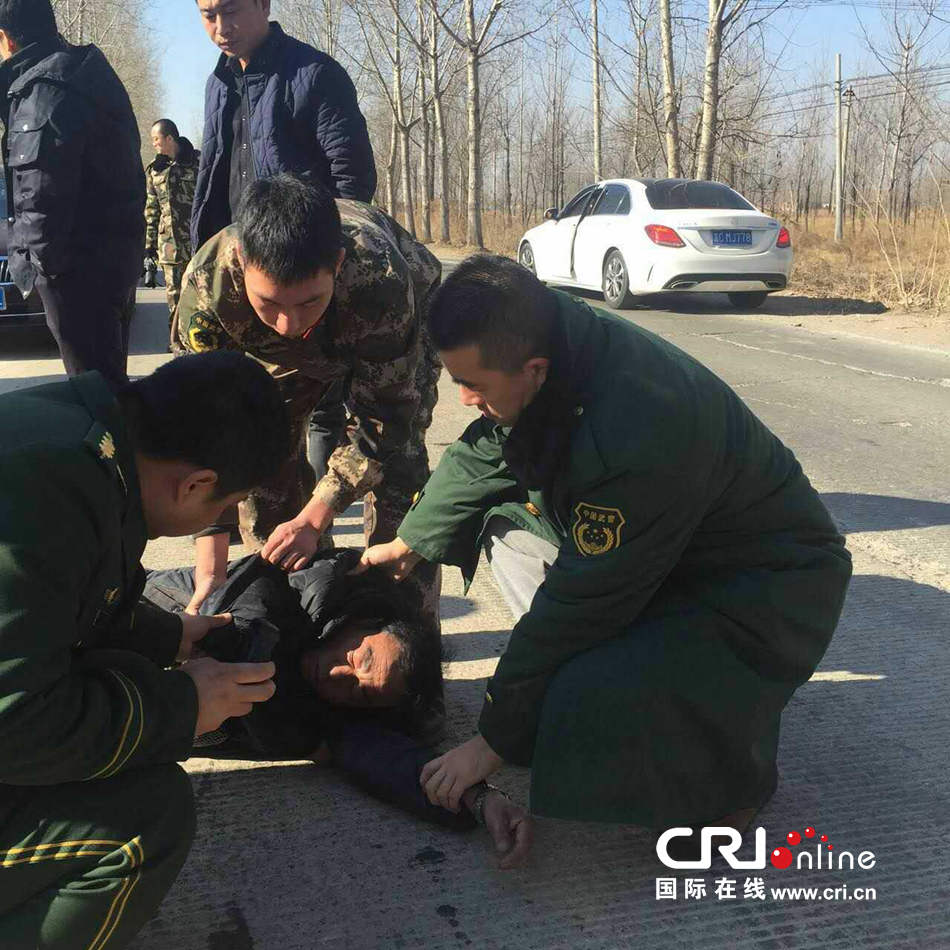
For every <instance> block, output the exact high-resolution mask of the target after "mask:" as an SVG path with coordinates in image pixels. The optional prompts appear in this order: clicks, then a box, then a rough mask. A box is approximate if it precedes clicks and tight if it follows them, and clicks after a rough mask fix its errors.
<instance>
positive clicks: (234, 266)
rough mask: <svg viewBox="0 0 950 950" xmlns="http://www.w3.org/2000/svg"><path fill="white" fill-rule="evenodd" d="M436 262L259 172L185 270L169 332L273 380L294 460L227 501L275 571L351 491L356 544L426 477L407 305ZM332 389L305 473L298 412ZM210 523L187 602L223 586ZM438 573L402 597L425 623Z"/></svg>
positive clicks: (416, 346)
mask: <svg viewBox="0 0 950 950" xmlns="http://www.w3.org/2000/svg"><path fill="white" fill-rule="evenodd" d="M440 279H441V266H440V264H439V262H438V261H437V260H436V258H435V257H433V256H432V254H430V253H429V251H427V250H426V249H425V247H423V246H422V245H421V244H418V243H417V242H416V241H415V240H413V239H412V238H411V237H410V236H409V234H408V233H407V232H406V231H405V230H403V228H401V227H400V226H399V225H398V224H397V223H396V222H395V221H393V220H392V219H391V218H390V217H389V216H388V215H386V214H384V213H383V212H381V211H379V210H377V209H376V208H373V207H371V206H370V205H367V204H363V203H362V202H359V201H353V200H349V199H334V198H333V197H332V196H331V195H330V194H329V192H327V191H326V190H325V189H322V188H321V187H320V186H315V185H312V184H309V183H307V182H305V181H304V180H302V179H300V178H298V177H296V176H293V175H279V176H276V177H275V178H270V179H261V180H259V181H257V182H255V183H254V184H253V185H251V186H250V188H249V189H248V191H247V192H246V194H245V201H244V205H243V207H242V212H241V216H240V219H239V221H238V223H237V224H236V225H232V226H230V227H227V228H225V229H224V230H223V231H221V232H219V233H218V234H217V235H216V236H215V237H213V238H212V239H211V240H210V241H207V242H206V243H205V244H204V245H203V246H202V247H201V248H200V249H199V250H198V251H197V253H196V254H195V256H194V258H193V259H192V261H191V264H190V265H189V267H188V269H187V271H186V273H185V280H184V286H183V288H182V295H181V301H180V303H179V307H178V332H179V338H180V341H181V343H182V345H183V346H184V347H185V348H186V349H188V350H189V351H191V352H196V353H201V352H207V351H209V350H217V349H239V350H243V351H245V352H246V353H248V354H249V355H251V356H253V357H254V358H256V359H258V360H260V361H261V362H263V363H264V364H265V365H266V366H267V367H268V368H269V369H270V371H271V373H272V374H273V375H274V377H275V378H276V379H277V380H278V381H279V383H280V385H281V388H282V390H283V393H284V398H285V399H286V401H287V404H288V407H289V409H290V413H291V418H292V420H293V425H294V427H295V433H296V436H295V437H296V438H297V441H298V444H299V447H300V451H299V452H298V454H297V457H296V458H294V459H293V460H292V461H291V462H290V463H289V464H287V465H285V466H284V467H283V468H282V469H281V471H280V472H279V474H278V475H277V476H276V477H275V478H273V479H272V480H270V481H268V482H267V483H265V484H264V485H262V486H261V487H260V489H259V490H258V491H256V492H255V493H253V494H252V495H251V496H250V497H249V498H248V499H247V501H246V502H244V503H243V504H242V505H241V506H240V510H239V517H238V518H237V519H234V520H239V524H240V530H241V535H242V537H243V539H244V542H245V544H246V545H248V547H249V548H251V549H252V550H261V552H262V556H263V557H265V558H266V559H267V560H269V561H271V562H272V563H276V564H280V565H281V566H282V567H284V568H285V569H286V570H295V569H299V568H300V567H302V566H303V565H304V564H305V563H306V562H307V561H308V560H309V558H310V557H312V555H313V554H314V553H315V552H316V550H317V548H318V547H319V546H320V545H321V538H322V535H323V533H324V531H325V530H326V529H327V528H328V527H329V526H330V524H331V523H332V520H333V517H334V515H336V514H339V513H342V512H343V511H345V510H346V509H347V508H348V507H349V506H350V505H351V504H352V503H353V502H355V501H357V500H359V499H360V498H363V499H364V530H365V540H366V543H367V544H370V543H376V542H382V541H384V540H390V539H392V538H393V537H395V532H396V527H397V526H398V524H399V523H400V521H401V520H402V517H403V515H404V514H405V512H406V511H407V510H408V508H409V506H410V504H411V502H412V497H413V495H414V494H415V493H416V492H417V491H419V490H420V489H421V488H422V486H423V485H424V484H425V481H426V479H427V477H428V474H429V468H428V455H427V453H426V448H425V431H426V429H427V428H428V424H429V422H430V421H431V416H432V407H433V406H434V404H435V387H436V383H437V381H438V373H437V368H436V367H435V366H434V365H433V364H432V363H431V362H430V361H428V360H425V359H423V343H422V328H421V318H420V312H421V305H422V301H423V300H424V298H425V297H426V295H427V294H428V293H429V291H430V290H431V289H432V288H434V287H435V286H437V285H438V283H439V282H440ZM341 384H342V390H343V393H344V402H345V405H346V409H347V413H348V418H347V422H346V427H345V434H344V436H343V438H342V440H341V442H340V444H339V445H338V446H336V447H335V450H334V451H333V452H332V454H330V457H329V463H328V469H327V471H326V474H324V475H323V476H322V477H321V478H320V479H319V482H317V479H316V475H315V473H314V470H313V468H312V467H311V466H310V465H309V464H308V463H307V460H306V455H305V452H304V441H305V435H306V431H307V424H308V422H309V420H310V416H311V414H312V413H313V410H314V409H315V408H316V407H317V406H318V405H320V404H321V403H323V402H324V401H325V400H326V399H328V398H330V399H331V400H332V398H333V396H332V394H333V392H334V390H336V391H337V392H338V391H339V389H340V388H341ZM231 524H233V520H230V521H229V519H223V520H222V522H221V523H220V524H219V525H217V526H213V527H212V528H211V529H209V530H208V532H207V536H206V537H202V538H199V539H198V550H197V552H196V554H197V569H196V594H195V598H194V600H193V602H192V605H191V606H192V607H197V606H198V605H199V604H200V603H201V602H202V601H203V600H204V598H205V597H207V595H208V594H209V593H210V592H211V591H213V590H214V589H215V588H216V587H218V586H219V585H220V583H222V582H223V580H224V577H225V570H226V563H227V540H228V538H227V533H228V532H229V530H230V526H231ZM438 577H439V575H438V571H437V568H435V566H433V568H432V570H431V571H429V572H428V574H425V573H424V574H423V575H420V578H419V581H418V583H417V585H416V587H417V590H416V595H417V597H416V600H417V605H418V606H419V607H420V608H422V609H424V611H425V616H426V617H427V618H428V619H429V620H430V621H431V622H432V623H433V625H434V626H437V622H438V621H437V617H438V586H439V585H438Z"/></svg>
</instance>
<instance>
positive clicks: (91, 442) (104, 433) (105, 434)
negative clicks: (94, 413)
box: [83, 419, 121, 477]
mask: <svg viewBox="0 0 950 950" xmlns="http://www.w3.org/2000/svg"><path fill="white" fill-rule="evenodd" d="M83 441H84V442H85V443H86V448H88V449H89V451H90V452H92V454H93V455H95V457H96V458H97V459H99V461H100V462H101V463H102V464H103V465H105V467H106V468H107V469H108V470H109V471H110V472H111V473H112V474H113V475H117V476H119V477H121V474H120V472H119V459H118V453H117V452H116V447H115V440H114V439H113V438H112V433H111V432H110V431H109V430H108V429H107V428H106V427H105V426H104V425H103V424H102V423H101V422H100V421H99V420H98V419H96V420H94V421H93V423H92V425H91V426H90V428H89V431H88V432H87V433H86V438H85V439H83Z"/></svg>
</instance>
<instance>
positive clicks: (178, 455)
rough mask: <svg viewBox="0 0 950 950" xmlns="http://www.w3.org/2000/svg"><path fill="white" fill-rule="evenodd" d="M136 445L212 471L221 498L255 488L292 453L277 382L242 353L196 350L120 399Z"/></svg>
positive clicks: (146, 451)
mask: <svg viewBox="0 0 950 950" xmlns="http://www.w3.org/2000/svg"><path fill="white" fill-rule="evenodd" d="M119 403H120V405H121V406H122V409H123V413H124V415H125V418H126V423H127V425H128V428H129V435H130V437H131V439H132V443H133V445H134V446H135V448H136V449H137V450H138V451H139V452H141V453H142V454H143V455H145V456H147V457H149V458H155V459H163V460H165V461H177V462H188V463H190V464H192V465H196V466H198V467H200V468H207V469H211V470H212V471H213V472H216V473H217V476H218V483H217V486H216V489H215V495H216V497H218V498H223V497H225V496H226V495H230V494H233V493H234V492H239V491H248V490H250V489H252V488H256V487H257V486H259V485H260V484H261V483H262V482H263V481H264V480H265V479H266V478H267V477H268V476H270V475H271V474H272V473H274V472H276V471H277V469H278V468H279V467H280V466H281V465H283V464H284V463H285V461H286V460H287V458H288V457H289V456H290V452H291V442H292V439H291V430H290V419H289V416H288V414H287V408H286V406H285V405H284V400H283V397H282V396H281V393H280V388H279V387H278V385H277V382H276V381H275V380H274V379H273V377H272V376H271V375H270V373H268V372H267V370H266V369H264V367H263V366H261V364H260V363H258V362H257V361H255V360H252V359H250V358H249V357H247V356H244V355H243V354H241V353H200V354H197V355H192V356H182V357H178V358H177V359H174V360H172V361H171V362H169V363H165V364H164V365H163V366H159V368H158V369H157V370H155V372H154V373H152V374H151V375H150V376H146V377H144V378H143V379H139V380H136V381H135V382H134V383H129V384H128V385H127V386H126V387H125V388H124V389H123V390H122V391H121V392H120V394H119Z"/></svg>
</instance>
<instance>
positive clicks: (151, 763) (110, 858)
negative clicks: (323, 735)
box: [0, 354, 289, 950]
mask: <svg viewBox="0 0 950 950" xmlns="http://www.w3.org/2000/svg"><path fill="white" fill-rule="evenodd" d="M235 404H237V406H238V407H239V410H240V411H238V412H235V411H234V410H235ZM195 406H200V407H201V417H200V419H199V418H198V416H197V414H196V413H195V412H194V408H195ZM206 425H207V427H208V428H210V429H211V431H212V433H213V434H212V435H209V433H208V431H207V429H206V428H205V426H206ZM0 446H2V451H3V460H2V465H0V948H3V950H26V948H28V947H30V948H33V947H43V948H55V950H68V948H76V947H83V948H88V950H103V948H107V950H116V948H118V947H122V946H125V945H126V944H127V943H128V942H129V940H131V938H132V937H133V936H134V935H135V933H136V932H137V931H138V930H139V928H140V927H141V926H142V924H143V923H144V922H145V921H146V920H148V919H149V917H150V916H151V915H152V914H153V913H154V912H155V910H156V908H157V907H158V904H159V903H160V901H161V900H162V898H163V896H164V895H165V893H166V892H167V890H168V888H169V887H170V886H171V884H172V882H173V881H174V879H175V877H176V875H177V874H178V871H179V869H180V868H181V866H182V863H183V862H184V860H185V857H186V856H187V854H188V850H189V848H190V846H191V840H192V836H193V834H194V822H195V811H194V804H193V801H192V793H191V784H190V782H189V780H188V777H187V775H186V774H185V773H184V771H183V770H182V769H181V768H180V767H179V766H178V765H176V764H175V763H176V760H181V759H187V758H188V756H189V754H190V750H191V748H192V743H193V741H194V738H195V735H196V734H198V733H205V732H207V731H209V730H212V729H216V728H217V727H218V726H219V725H220V724H221V723H222V722H223V721H224V720H225V719H227V718H229V717H231V716H241V715H244V714H245V713H247V712H248V711H249V710H250V709H251V708H252V704H253V703H255V702H259V701H264V700H266V699H269V698H270V696H271V695H272V693H273V689H274V687H273V682H272V681H271V680H270V677H271V676H272V675H273V672H274V670H273V664H271V663H244V664H240V663H236V664H227V663H219V662H218V661H216V660H213V659H210V658H203V659H195V660H191V655H192V648H193V645H194V644H195V643H197V642H199V641H200V640H201V639H202V638H203V637H204V636H205V635H206V634H207V632H208V631H209V630H210V629H211V628H212V627H219V626H223V625H225V624H226V623H227V622H228V621H229V620H230V618H229V617H228V616H227V615H223V616H220V617H194V616H180V615H175V614H169V613H166V612H165V611H163V610H160V609H158V608H157V607H154V606H151V605H148V604H146V603H144V602H143V601H140V595H141V594H142V591H143V588H144V585H145V572H144V571H143V570H142V567H141V564H140V563H139V559H140V557H141V555H142V552H143V550H144V548H145V543H146V539H148V538H155V537H159V536H161V535H183V534H188V533H191V532H193V531H195V530H197V529H199V528H201V527H204V526H205V525H207V524H209V523H210V522H212V521H213V520H214V519H215V518H217V517H218V516H219V515H220V513H221V511H222V509H223V508H224V507H225V506H227V505H229V504H232V503H233V502H234V501H235V500H236V499H238V498H242V497H243V496H244V495H246V493H247V491H248V490H249V489H250V488H251V487H252V486H253V485H255V484H257V483H258V482H260V481H261V480H262V479H263V478H264V477H265V476H266V475H267V474H268V472H269V469H270V468H271V467H272V466H274V465H276V464H278V463H279V461H280V459H281V457H282V456H284V455H286V454H287V452H288V451H289V425H288V420H287V417H286V413H285V410H284V407H283V403H282V400H281V398H280V393H279V392H278V390H277V387H276V385H275V384H274V382H273V380H272V379H271V378H270V376H269V375H268V374H267V373H266V372H265V371H264V370H263V369H262V368H261V367H260V366H259V365H257V364H256V363H255V362H254V361H253V360H249V359H247V358H246V357H244V356H241V355H239V354H212V355H209V356H206V357H189V358H187V359H180V360H173V361H172V362H171V363H169V364H167V365H166V366H163V367H162V368H160V369H159V370H157V371H156V372H155V373H154V374H153V375H152V376H150V377H146V378H145V379H142V380H139V381H137V382H135V383H132V384H130V385H127V387H126V388H125V389H123V390H122V391H121V392H120V394H119V396H118V398H117V399H116V398H113V397H112V396H111V395H110V392H109V389H108V388H107V386H106V383H105V381H104V379H103V378H102V377H101V376H100V375H99V374H98V373H87V374H83V375H80V376H76V377H73V378H72V379H71V380H69V381H68V382H65V383H53V384H51V385H46V386H38V387H36V388H33V389H25V390H21V391H19V392H15V393H10V394H7V395H3V396H0ZM64 542H65V544H64ZM219 635H226V631H221V634H219ZM175 660H178V661H181V662H183V663H184V665H183V666H181V667H179V668H178V669H176V670H169V669H166V668H167V667H169V666H170V665H171V664H172V663H173V662H174V661H175ZM189 661H190V662H189Z"/></svg>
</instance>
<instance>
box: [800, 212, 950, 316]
mask: <svg viewBox="0 0 950 950" xmlns="http://www.w3.org/2000/svg"><path fill="white" fill-rule="evenodd" d="M809 225H810V227H809V230H807V231H806V230H804V227H803V226H796V225H794V224H793V223H789V225H788V227H789V230H790V231H791V233H792V244H793V246H794V248H795V268H794V271H793V273H792V286H793V289H794V290H795V291H796V292H798V293H802V294H806V295H808V296H818V297H826V298H841V299H845V300H864V301H868V302H872V303H882V304H884V305H885V306H887V307H897V308H901V309H910V310H927V311H933V312H942V311H947V310H950V231H948V222H947V220H946V219H945V218H943V216H942V215H934V214H933V212H932V211H928V212H926V213H925V214H924V215H922V216H921V218H920V219H919V220H918V223H917V225H916V227H915V226H914V225H913V224H911V225H908V226H904V225H901V224H895V223H893V222H891V221H890V220H888V219H887V218H885V217H883V216H882V218H881V220H880V221H879V222H875V221H874V220H873V219H871V218H868V219H867V220H865V221H864V222H862V221H861V220H860V219H858V221H857V222H856V223H855V227H854V228H852V226H851V224H850V222H848V223H847V225H846V227H845V236H844V240H843V241H841V242H840V243H838V244H836V243H835V241H834V219H833V218H832V217H831V215H828V214H825V215H822V216H820V217H818V218H817V219H812V220H811V221H810V222H809Z"/></svg>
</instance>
